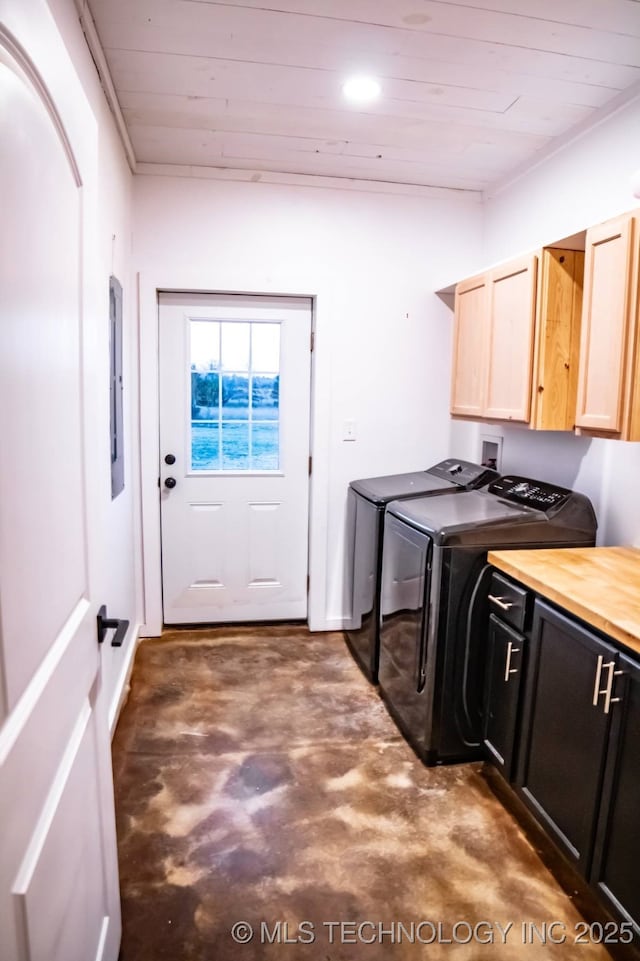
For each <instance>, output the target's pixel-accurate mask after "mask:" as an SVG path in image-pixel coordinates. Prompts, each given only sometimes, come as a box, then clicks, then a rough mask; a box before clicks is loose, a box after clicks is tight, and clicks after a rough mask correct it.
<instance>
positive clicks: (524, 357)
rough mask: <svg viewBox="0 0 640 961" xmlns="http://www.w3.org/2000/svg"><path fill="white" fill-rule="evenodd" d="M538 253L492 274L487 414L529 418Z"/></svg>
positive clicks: (506, 417) (522, 420)
mask: <svg viewBox="0 0 640 961" xmlns="http://www.w3.org/2000/svg"><path fill="white" fill-rule="evenodd" d="M537 267H538V258H537V257H536V256H531V255H528V256H526V257H521V258H519V259H518V260H514V261H511V263H509V264H507V265H505V266H503V267H500V268H497V269H496V270H493V271H491V273H490V274H489V348H488V351H487V368H486V395H485V405H484V416H485V417H487V418H490V419H492V420H513V421H520V422H523V423H527V422H528V421H529V415H530V411H531V364H532V360H533V345H534V344H533V336H534V323H535V313H536V275H537Z"/></svg>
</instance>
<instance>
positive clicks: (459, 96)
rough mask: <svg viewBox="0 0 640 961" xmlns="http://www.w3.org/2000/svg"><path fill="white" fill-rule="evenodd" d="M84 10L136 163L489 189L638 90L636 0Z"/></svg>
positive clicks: (147, 5) (199, 0) (276, 2)
mask: <svg viewBox="0 0 640 961" xmlns="http://www.w3.org/2000/svg"><path fill="white" fill-rule="evenodd" d="M89 6H90V9H91V12H92V14H93V17H94V19H95V23H96V27H97V32H98V36H99V38H100V43H101V45H102V48H103V50H104V53H105V56H106V60H107V63H108V67H109V71H110V73H111V77H112V79H113V83H114V86H115V90H116V94H117V97H118V101H119V104H120V107H121V109H122V113H123V115H124V119H125V122H126V126H127V130H128V133H129V136H130V138H131V142H132V144H133V149H134V152H135V156H136V160H137V161H138V162H140V163H159V164H180V165H194V166H205V167H216V168H232V169H234V170H244V171H275V172H281V173H286V174H311V175H320V176H330V177H341V178H355V179H358V180H372V181H384V182H391V183H400V184H420V185H430V186H438V187H452V188H458V189H470V190H486V189H489V188H491V187H495V186H496V185H499V184H500V183H501V182H504V181H505V180H506V179H508V178H509V177H510V176H512V175H513V173H514V171H518V170H520V169H523V168H526V167H527V166H528V165H530V164H532V163H534V162H535V161H536V159H537V158H538V157H539V156H540V155H541V152H542V153H544V152H546V151H548V150H549V149H551V148H552V147H553V145H554V144H555V143H556V142H559V141H562V140H564V139H566V138H568V137H570V136H571V135H573V134H575V133H576V132H577V131H580V130H582V129H584V128H585V127H587V126H589V125H590V124H591V123H593V122H594V121H595V120H597V119H598V118H599V117H601V116H602V114H603V113H604V112H607V111H608V110H611V109H614V108H615V107H616V106H618V105H619V104H620V103H622V102H626V101H627V100H629V99H631V98H632V97H633V96H637V95H638V94H640V2H639V0H455V2H451V0H227V2H216V0H89ZM363 72H364V73H370V74H373V75H375V76H376V77H378V78H379V80H380V82H381V85H382V94H381V96H380V98H379V99H378V100H377V101H376V102H375V103H372V104H368V105H366V106H363V105H357V106H356V105H353V104H348V103H347V102H346V101H345V99H344V97H343V95H342V89H341V88H342V84H343V82H344V80H345V78H346V77H348V76H349V75H351V74H354V73H363ZM636 160H637V158H636ZM636 165H637V164H636ZM631 166H633V161H632V162H631Z"/></svg>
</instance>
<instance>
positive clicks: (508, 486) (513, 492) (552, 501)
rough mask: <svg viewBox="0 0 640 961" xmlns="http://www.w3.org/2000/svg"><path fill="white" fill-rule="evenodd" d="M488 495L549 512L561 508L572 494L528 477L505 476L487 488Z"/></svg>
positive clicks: (555, 485)
mask: <svg viewBox="0 0 640 961" xmlns="http://www.w3.org/2000/svg"><path fill="white" fill-rule="evenodd" d="M489 493H490V494H496V495H497V496H498V497H501V498H502V499H503V500H507V501H513V502H514V503H516V504H524V505H525V506H526V507H533V508H535V510H538V511H550V510H552V509H553V508H555V507H561V506H562V504H564V502H565V501H566V500H567V499H568V498H569V497H570V495H571V493H572V492H571V491H570V490H568V489H567V488H566V487H559V486H558V485H557V484H547V483H546V482H545V481H538V480H532V479H531V478H530V477H518V476H517V475H514V474H505V476H504V477H500V478H499V479H498V480H497V481H494V482H493V484H491V485H490V486H489Z"/></svg>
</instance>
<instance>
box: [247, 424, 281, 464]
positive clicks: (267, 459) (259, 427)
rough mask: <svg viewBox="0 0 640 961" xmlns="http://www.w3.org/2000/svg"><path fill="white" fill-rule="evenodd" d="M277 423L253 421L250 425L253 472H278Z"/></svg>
mask: <svg viewBox="0 0 640 961" xmlns="http://www.w3.org/2000/svg"><path fill="white" fill-rule="evenodd" d="M279 427H280V425H279V424H278V421H277V420H276V421H254V423H253V424H252V425H251V467H252V469H253V470H278V468H279V467H280V451H279V443H278V433H279Z"/></svg>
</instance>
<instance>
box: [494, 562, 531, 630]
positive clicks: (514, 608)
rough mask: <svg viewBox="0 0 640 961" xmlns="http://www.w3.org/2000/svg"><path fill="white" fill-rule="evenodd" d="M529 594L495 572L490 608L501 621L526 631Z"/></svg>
mask: <svg viewBox="0 0 640 961" xmlns="http://www.w3.org/2000/svg"><path fill="white" fill-rule="evenodd" d="M527 596H528V592H527V590H526V589H525V588H524V587H521V586H520V585H519V584H514V583H513V581H509V580H507V578H506V577H503V576H502V574H498V573H497V572H495V571H494V573H493V574H492V575H491V582H490V584H489V607H490V609H491V610H492V611H493V612H494V613H495V614H497V616H498V617H499V618H500V620H501V621H505V623H507V624H510V625H511V626H512V627H515V629H516V630H517V631H524V622H525V618H526V613H527V610H526V608H527Z"/></svg>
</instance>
